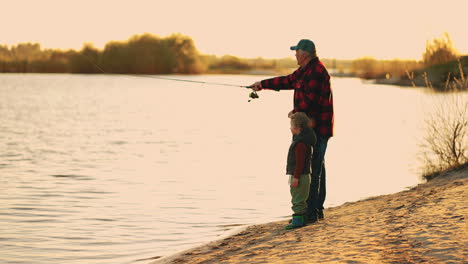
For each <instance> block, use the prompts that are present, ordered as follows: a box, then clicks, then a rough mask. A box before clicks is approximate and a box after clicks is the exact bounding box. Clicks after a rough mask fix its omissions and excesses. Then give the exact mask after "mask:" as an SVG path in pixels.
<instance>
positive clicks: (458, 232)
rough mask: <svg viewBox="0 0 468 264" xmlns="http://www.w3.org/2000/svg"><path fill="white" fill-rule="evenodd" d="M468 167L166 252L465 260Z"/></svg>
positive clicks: (218, 257)
mask: <svg viewBox="0 0 468 264" xmlns="http://www.w3.org/2000/svg"><path fill="white" fill-rule="evenodd" d="M467 192H468V168H466V167H465V168H464V169H461V170H458V171H453V172H448V173H445V174H442V175H441V176H439V177H437V178H436V179H434V180H432V181H429V182H427V183H423V184H419V185H417V186H415V187H413V188H411V189H410V190H406V191H402V192H398V193H394V194H389V195H381V196H376V197H371V198H367V199H364V200H360V201H357V202H349V203H345V204H343V205H340V206H337V207H333V208H327V209H326V210H325V219H324V220H322V221H319V222H318V223H314V224H311V225H307V226H306V227H303V228H300V229H296V230H292V231H287V230H284V226H285V225H286V223H287V221H279V222H272V223H267V224H261V225H253V226H249V227H247V228H245V229H242V230H240V232H238V233H236V234H233V235H232V236H229V237H227V238H222V239H220V240H216V241H213V242H210V243H207V244H205V245H202V246H199V247H195V248H192V249H189V250H186V251H183V252H180V253H177V254H175V255H170V256H166V257H162V258H160V259H158V260H156V261H155V262H152V264H169V263H221V262H222V263H316V262H321V263H336V262H340V263H346V262H356V263H403V262H404V263H445V262H458V263H461V262H463V261H464V259H465V257H466V256H465V255H464V251H463V248H464V245H465V244H464V239H466V238H464V234H465V231H464V228H465V223H466V216H467V215H468V209H467V207H466V206H465V203H466V201H465V196H466V193H467Z"/></svg>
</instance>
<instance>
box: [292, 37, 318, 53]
mask: <svg viewBox="0 0 468 264" xmlns="http://www.w3.org/2000/svg"><path fill="white" fill-rule="evenodd" d="M299 49H300V50H303V51H307V52H309V53H311V54H312V53H314V52H315V44H314V42H312V40H310V39H301V40H299V42H298V43H297V45H296V46H291V50H299Z"/></svg>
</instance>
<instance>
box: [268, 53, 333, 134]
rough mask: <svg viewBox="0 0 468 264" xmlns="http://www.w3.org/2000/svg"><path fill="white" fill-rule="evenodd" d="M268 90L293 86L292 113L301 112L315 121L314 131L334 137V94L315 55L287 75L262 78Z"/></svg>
mask: <svg viewBox="0 0 468 264" xmlns="http://www.w3.org/2000/svg"><path fill="white" fill-rule="evenodd" d="M261 83H262V87H263V88H264V89H271V90H277V91H278V90H292V89H294V109H293V112H294V113H296V112H304V113H306V114H307V115H308V116H309V117H310V118H312V119H313V120H314V121H315V132H316V133H317V134H318V135H320V136H322V137H325V138H329V137H331V136H333V94H332V91H331V87H330V75H329V74H328V71H327V69H326V68H325V66H324V65H323V63H322V62H321V61H319V59H318V58H315V59H312V60H311V61H310V62H309V63H308V64H307V65H305V66H304V67H300V68H299V69H297V70H296V71H294V72H293V73H292V74H290V75H287V76H281V77H275V78H271V79H266V80H263V81H262V82H261Z"/></svg>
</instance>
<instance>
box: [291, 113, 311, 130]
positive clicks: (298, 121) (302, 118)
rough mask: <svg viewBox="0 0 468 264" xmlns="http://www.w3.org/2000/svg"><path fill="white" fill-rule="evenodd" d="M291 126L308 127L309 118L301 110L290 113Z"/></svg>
mask: <svg viewBox="0 0 468 264" xmlns="http://www.w3.org/2000/svg"><path fill="white" fill-rule="evenodd" d="M290 118H291V126H293V127H298V128H300V129H306V128H308V127H309V122H310V119H309V117H308V116H307V115H306V114H305V113H303V112H296V113H294V114H292V115H291V117H290Z"/></svg>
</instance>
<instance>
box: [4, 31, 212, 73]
mask: <svg viewBox="0 0 468 264" xmlns="http://www.w3.org/2000/svg"><path fill="white" fill-rule="evenodd" d="M203 71H204V65H203V64H202V62H201V56H200V54H199V53H198V51H197V49H196V47H195V45H194V43H193V40H192V39H191V38H189V37H187V36H183V35H180V34H174V35H171V36H169V37H165V38H160V37H158V36H154V35H151V34H143V35H135V36H133V37H131V38H130V39H128V40H127V41H111V42H108V43H107V44H106V45H105V47H104V49H103V50H99V49H97V48H95V47H94V46H93V45H92V44H85V45H84V46H83V48H82V49H81V50H80V51H75V50H66V51H63V50H55V49H41V46H40V44H37V43H20V44H18V45H15V46H12V47H11V48H8V47H7V46H4V45H3V46H2V45H0V72H20V73H26V72H37V73H103V72H106V73H135V74H169V73H183V74H196V73H201V72H203Z"/></svg>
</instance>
